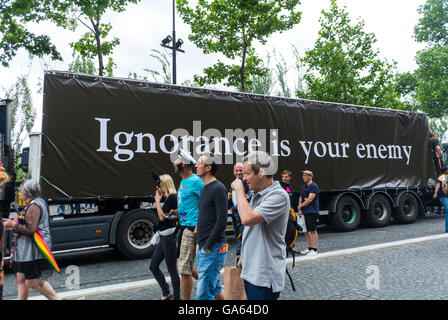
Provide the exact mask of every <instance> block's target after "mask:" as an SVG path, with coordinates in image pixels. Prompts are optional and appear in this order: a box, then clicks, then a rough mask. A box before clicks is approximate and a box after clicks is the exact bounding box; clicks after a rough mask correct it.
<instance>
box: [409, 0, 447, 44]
mask: <svg viewBox="0 0 448 320" xmlns="http://www.w3.org/2000/svg"><path fill="white" fill-rule="evenodd" d="M417 11H418V13H419V14H420V15H422V17H421V18H420V19H419V21H418V23H417V25H416V26H415V28H414V35H415V39H416V40H417V41H418V42H426V43H428V44H429V45H431V46H433V45H439V46H447V45H448V27H447V23H448V1H446V0H427V1H426V3H425V4H424V5H422V6H420V7H419V8H418V10H417Z"/></svg>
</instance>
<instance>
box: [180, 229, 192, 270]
mask: <svg viewBox="0 0 448 320" xmlns="http://www.w3.org/2000/svg"><path fill="white" fill-rule="evenodd" d="M195 260H196V237H195V236H194V233H193V231H190V230H188V229H185V230H184V232H183V233H182V241H181V244H180V254H179V260H178V270H179V274H185V275H192V274H193V268H194V265H195Z"/></svg>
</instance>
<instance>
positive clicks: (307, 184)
mask: <svg viewBox="0 0 448 320" xmlns="http://www.w3.org/2000/svg"><path fill="white" fill-rule="evenodd" d="M173 165H174V168H173V169H174V172H175V173H176V174H178V175H179V176H180V177H181V178H182V180H181V182H180V185H179V188H178V189H177V190H176V187H175V185H174V182H173V179H172V177H171V176H170V175H169V174H163V175H161V176H160V177H159V179H158V182H157V188H156V191H155V196H154V198H155V206H156V210H157V214H158V217H159V224H158V225H157V232H156V234H155V236H154V237H153V239H152V244H153V245H155V250H154V254H153V257H152V259H151V262H150V266H149V269H150V271H151V272H152V274H153V275H154V278H155V279H156V281H157V283H158V284H159V286H160V289H161V291H162V297H161V298H160V299H161V300H181V299H182V300H190V299H191V298H192V297H191V294H192V291H193V279H195V280H196V281H197V282H196V287H197V288H196V299H197V300H213V299H216V300H219V299H224V298H225V296H224V291H223V285H222V284H221V283H220V279H219V275H220V271H221V270H222V269H223V267H224V264H225V261H226V256H227V252H228V249H229V245H228V243H227V240H226V235H225V230H226V226H227V217H228V212H229V209H230V212H231V213H232V220H233V222H234V230H235V236H236V238H237V248H236V249H237V252H236V253H237V260H236V261H235V265H236V266H237V267H238V268H241V278H242V279H243V280H244V289H245V294H246V296H247V298H248V299H249V300H260V299H272V300H275V299H278V297H279V295H280V292H281V291H282V290H283V288H284V285H285V271H286V244H285V232H286V225H287V221H288V217H289V214H290V207H291V201H290V197H291V195H292V187H291V184H290V181H291V176H292V173H291V172H290V171H288V170H285V171H284V172H283V173H282V181H281V182H278V181H274V177H273V173H272V170H271V168H272V167H273V161H272V159H271V157H270V156H269V155H268V154H267V153H266V152H263V151H256V152H253V153H251V154H249V155H248V156H247V157H246V158H245V159H244V163H237V164H235V165H234V172H233V173H234V176H235V180H234V181H233V182H232V183H231V186H230V188H231V192H228V190H227V188H226V187H225V186H224V184H223V183H222V182H220V181H219V180H218V179H217V178H216V174H217V171H218V169H219V165H218V164H217V163H216V162H215V161H214V159H213V156H212V155H210V154H207V155H202V156H201V157H200V158H199V159H198V160H197V161H191V159H190V160H188V159H184V158H181V157H179V159H177V160H176V161H175V162H174V164H173ZM194 171H195V173H194ZM312 177H313V173H312V172H311V171H303V182H304V185H303V187H302V192H301V197H300V199H299V206H298V208H297V210H298V213H299V215H302V214H303V215H304V216H305V218H306V219H305V220H306V224H307V233H306V238H307V241H308V247H309V248H308V249H309V250H308V252H303V254H313V253H315V252H316V251H317V232H316V231H315V225H316V218H317V215H318V212H319V209H318V194H319V188H318V186H317V184H316V183H314V182H313V181H312ZM20 193H21V197H22V199H23V201H24V203H25V204H26V206H25V208H24V210H23V212H22V213H21V217H22V219H23V220H24V221H26V222H25V223H24V222H21V221H20V217H19V215H18V216H16V217H15V218H14V219H3V221H2V222H3V223H2V224H0V226H1V228H0V239H2V235H3V233H4V232H3V231H4V230H12V231H13V241H12V248H11V259H10V266H11V268H12V270H13V271H14V272H15V273H16V280H17V285H18V299H19V300H25V299H27V298H28V297H29V294H30V289H35V290H36V291H38V292H39V293H41V294H42V295H44V296H45V297H47V298H48V299H52V300H57V299H59V298H58V295H57V294H56V292H55V291H54V289H53V288H52V286H51V284H50V283H49V282H47V281H45V280H43V279H42V273H43V271H44V270H45V269H47V268H49V265H48V263H47V261H46V260H45V258H44V257H43V255H42V254H41V252H40V251H39V250H38V248H37V247H36V246H35V245H33V242H32V235H33V234H34V233H35V232H36V231H37V230H39V231H40V233H41V234H42V236H43V238H44V239H45V241H46V243H47V244H48V246H49V248H50V250H51V233H50V227H49V208H48V205H47V203H46V202H45V200H44V199H42V198H41V191H40V186H39V184H38V183H36V182H34V181H31V180H29V181H24V182H23V183H22V184H21V185H20ZM0 244H1V243H0ZM1 251H2V253H3V250H1ZM163 260H165V262H166V265H167V270H168V273H169V274H170V277H171V285H172V292H171V291H170V286H169V285H168V283H167V282H166V280H165V276H164V274H163V273H162V271H161V270H160V264H161V263H162V261H163ZM2 262H3V259H2ZM1 270H2V269H1ZM2 275H3V273H2V272H1V273H0V297H1V289H2V286H1V285H2V279H3V277H2Z"/></svg>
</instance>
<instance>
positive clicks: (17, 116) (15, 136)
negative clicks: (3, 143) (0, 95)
mask: <svg viewBox="0 0 448 320" xmlns="http://www.w3.org/2000/svg"><path fill="white" fill-rule="evenodd" d="M6 97H7V98H8V99H11V100H12V102H11V104H10V108H11V115H12V116H11V124H10V125H11V128H12V130H11V145H12V147H13V149H14V150H15V163H16V169H17V167H18V157H19V154H20V151H21V150H22V145H23V142H24V140H25V139H26V137H27V136H28V135H29V133H30V132H31V129H32V128H33V126H34V120H35V118H36V109H35V108H34V106H33V101H32V97H31V90H30V88H29V85H28V81H27V77H26V76H20V77H19V78H18V79H17V81H16V83H15V84H14V85H13V86H12V87H11V88H9V89H7V90H6Z"/></svg>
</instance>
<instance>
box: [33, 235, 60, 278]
mask: <svg viewBox="0 0 448 320" xmlns="http://www.w3.org/2000/svg"><path fill="white" fill-rule="evenodd" d="M33 242H34V244H35V245H36V246H37V248H38V249H39V251H40V252H41V253H42V255H43V256H44V257H45V259H47V261H48V262H49V263H50V264H51V266H52V267H53V268H54V269H55V270H56V271H57V272H60V269H59V266H58V264H57V262H56V260H55V259H54V257H53V254H52V253H51V250H50V249H49V248H48V245H47V243H46V242H45V240H44V238H43V237H42V235H41V233H40V231H39V230H36V232H35V233H34V234H33Z"/></svg>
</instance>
